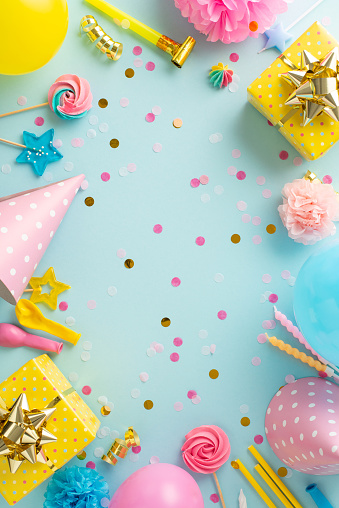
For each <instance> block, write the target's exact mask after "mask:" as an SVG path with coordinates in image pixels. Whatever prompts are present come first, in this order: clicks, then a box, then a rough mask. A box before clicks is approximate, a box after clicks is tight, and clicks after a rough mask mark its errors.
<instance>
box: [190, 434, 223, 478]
mask: <svg viewBox="0 0 339 508" xmlns="http://www.w3.org/2000/svg"><path fill="white" fill-rule="evenodd" d="M185 437H186V442H185V444H184V445H183V447H182V448H181V451H182V458H183V459H184V462H185V464H186V466H188V467H189V468H190V469H191V470H192V471H194V472H196V473H204V474H210V473H215V472H216V471H218V469H219V468H220V467H221V466H222V465H223V464H224V463H225V462H226V461H227V460H228V458H229V456H230V453H231V445H230V442H229V440H228V437H227V435H226V434H225V432H224V431H223V430H222V429H220V427H217V426H216V425H202V426H201V427H197V428H195V429H193V430H191V432H189V433H188V434H187V435H186V436H185Z"/></svg>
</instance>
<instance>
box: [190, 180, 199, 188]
mask: <svg viewBox="0 0 339 508" xmlns="http://www.w3.org/2000/svg"><path fill="white" fill-rule="evenodd" d="M199 185H200V180H198V178H192V180H191V187H193V189H196V188H197V187H199Z"/></svg>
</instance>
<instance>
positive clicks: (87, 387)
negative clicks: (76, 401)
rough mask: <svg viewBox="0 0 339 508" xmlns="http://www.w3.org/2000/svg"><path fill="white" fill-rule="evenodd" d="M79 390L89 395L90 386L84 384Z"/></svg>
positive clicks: (90, 391)
mask: <svg viewBox="0 0 339 508" xmlns="http://www.w3.org/2000/svg"><path fill="white" fill-rule="evenodd" d="M81 391H82V393H83V394H84V395H90V394H91V393H92V388H91V387H90V386H84V387H83V389H82V390H81Z"/></svg>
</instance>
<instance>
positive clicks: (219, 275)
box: [214, 273, 224, 282]
mask: <svg viewBox="0 0 339 508" xmlns="http://www.w3.org/2000/svg"><path fill="white" fill-rule="evenodd" d="M214 280H215V282H223V280H224V276H223V274H222V273H216V274H215V275H214Z"/></svg>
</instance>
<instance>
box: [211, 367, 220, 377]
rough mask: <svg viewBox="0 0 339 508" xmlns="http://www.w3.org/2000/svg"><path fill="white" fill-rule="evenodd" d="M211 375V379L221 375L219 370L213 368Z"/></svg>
mask: <svg viewBox="0 0 339 508" xmlns="http://www.w3.org/2000/svg"><path fill="white" fill-rule="evenodd" d="M209 377H210V378H211V379H217V378H218V377H219V372H218V371H217V370H216V369H212V370H210V372H209Z"/></svg>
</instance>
